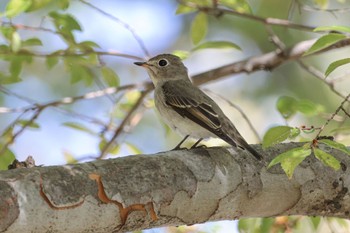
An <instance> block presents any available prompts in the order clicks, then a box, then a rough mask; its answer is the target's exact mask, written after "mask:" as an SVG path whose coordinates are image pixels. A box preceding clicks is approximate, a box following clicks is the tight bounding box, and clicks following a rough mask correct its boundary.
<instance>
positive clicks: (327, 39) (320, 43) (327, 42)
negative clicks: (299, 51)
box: [303, 33, 346, 56]
mask: <svg viewBox="0 0 350 233" xmlns="http://www.w3.org/2000/svg"><path fill="white" fill-rule="evenodd" d="M345 38H346V36H345V35H343V34H338V33H329V34H328V35H325V36H322V37H320V38H319V39H318V40H317V41H316V42H315V43H314V44H313V45H312V46H311V48H310V49H309V50H307V51H306V52H305V53H304V55H303V56H306V55H309V54H312V53H316V52H318V51H321V50H322V49H325V48H328V47H329V46H331V45H333V44H335V43H337V42H338V41H341V40H343V39H345Z"/></svg>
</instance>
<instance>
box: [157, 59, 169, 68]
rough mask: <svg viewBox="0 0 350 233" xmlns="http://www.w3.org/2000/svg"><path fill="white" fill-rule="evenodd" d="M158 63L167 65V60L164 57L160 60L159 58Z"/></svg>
mask: <svg viewBox="0 0 350 233" xmlns="http://www.w3.org/2000/svg"><path fill="white" fill-rule="evenodd" d="M158 65H159V66H167V65H168V61H167V60H165V59H161V60H159V62H158Z"/></svg>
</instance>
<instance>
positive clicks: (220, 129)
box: [134, 54, 263, 160]
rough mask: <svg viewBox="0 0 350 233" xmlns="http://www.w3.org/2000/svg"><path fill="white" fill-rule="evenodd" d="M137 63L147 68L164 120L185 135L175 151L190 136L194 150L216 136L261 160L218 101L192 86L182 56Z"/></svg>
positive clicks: (156, 57) (158, 56)
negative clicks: (203, 141) (204, 141)
mask: <svg viewBox="0 0 350 233" xmlns="http://www.w3.org/2000/svg"><path fill="white" fill-rule="evenodd" d="M134 64H135V65H138V66H141V67H144V68H146V70H147V73H148V75H149V76H150V78H151V80H152V82H153V84H154V87H155V90H154V101H155V106H156V108H157V110H158V112H159V114H160V116H161V118H162V119H163V121H164V122H165V123H166V124H167V125H168V126H169V127H170V128H172V129H173V130H175V131H176V132H178V133H179V134H181V135H183V136H184V139H183V140H182V141H181V142H180V143H179V144H178V145H177V146H176V147H175V148H174V149H180V148H181V145H182V144H183V142H184V141H186V139H187V138H188V137H191V138H194V139H198V140H197V142H196V143H195V144H194V145H193V146H192V147H191V148H196V147H197V146H198V144H199V143H200V142H201V141H202V140H203V139H206V138H211V137H214V138H220V139H222V140H224V141H225V142H227V143H228V144H230V145H232V146H233V147H239V148H241V149H243V150H247V151H249V152H250V153H251V154H252V155H253V156H254V157H255V158H256V159H257V160H262V158H263V157H262V155H261V154H260V153H258V152H257V151H256V150H255V149H254V148H252V147H251V146H250V145H249V144H248V143H247V142H246V141H245V140H244V138H243V137H242V136H241V134H240V133H239V132H238V130H237V129H236V127H235V126H234V124H233V123H232V122H231V121H230V120H229V118H228V117H227V116H226V115H225V114H224V112H223V111H222V110H221V108H220V107H219V106H218V105H217V104H216V103H215V101H214V100H212V99H211V98H210V97H209V96H208V95H207V94H205V93H204V92H203V91H202V90H201V89H199V88H198V87H197V86H195V85H193V83H192V81H191V80H190V78H189V75H188V71H187V68H186V66H185V65H184V64H183V63H182V61H181V59H180V58H179V57H177V56H175V55H172V54H160V55H157V56H155V57H153V58H151V59H149V60H148V61H146V62H134Z"/></svg>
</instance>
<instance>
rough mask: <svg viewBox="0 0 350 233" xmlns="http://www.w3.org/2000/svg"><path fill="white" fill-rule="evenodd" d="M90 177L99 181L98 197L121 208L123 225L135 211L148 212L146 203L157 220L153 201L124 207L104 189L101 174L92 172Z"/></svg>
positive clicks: (151, 214) (152, 216)
mask: <svg viewBox="0 0 350 233" xmlns="http://www.w3.org/2000/svg"><path fill="white" fill-rule="evenodd" d="M89 178H90V179H91V180H94V181H96V183H97V188H98V193H97V196H98V198H99V199H100V200H101V201H102V202H103V203H106V204H108V203H112V204H115V205H116V206H117V207H118V209H119V213H120V220H121V222H122V223H121V226H123V225H125V223H126V220H127V218H128V216H129V214H130V213H131V212H133V211H143V212H145V213H147V210H146V207H145V206H146V205H150V207H151V208H150V216H151V218H152V220H154V221H155V220H157V219H158V218H157V215H156V213H155V211H154V208H153V203H152V202H148V203H147V204H146V205H145V204H133V205H130V206H128V207H126V208H124V207H123V205H122V203H120V202H118V201H116V200H112V199H110V198H109V197H108V196H107V194H106V192H105V190H104V187H103V183H102V178H101V176H100V175H98V174H96V173H92V174H90V175H89Z"/></svg>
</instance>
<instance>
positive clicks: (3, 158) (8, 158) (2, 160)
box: [0, 144, 16, 170]
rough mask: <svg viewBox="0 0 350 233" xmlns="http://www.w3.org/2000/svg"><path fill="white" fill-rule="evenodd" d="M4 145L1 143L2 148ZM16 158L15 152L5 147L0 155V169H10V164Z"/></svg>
mask: <svg viewBox="0 0 350 233" xmlns="http://www.w3.org/2000/svg"><path fill="white" fill-rule="evenodd" d="M3 146H4V145H1V144H0V148H3ZM15 159H16V156H15V155H14V153H13V152H12V151H11V150H9V149H5V150H4V152H3V153H2V154H1V155H0V170H8V166H9V165H10V164H11V163H12V162H13V161H14V160H15Z"/></svg>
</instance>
